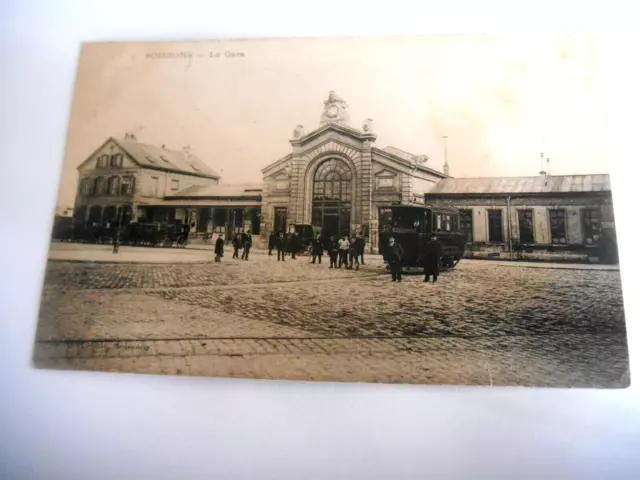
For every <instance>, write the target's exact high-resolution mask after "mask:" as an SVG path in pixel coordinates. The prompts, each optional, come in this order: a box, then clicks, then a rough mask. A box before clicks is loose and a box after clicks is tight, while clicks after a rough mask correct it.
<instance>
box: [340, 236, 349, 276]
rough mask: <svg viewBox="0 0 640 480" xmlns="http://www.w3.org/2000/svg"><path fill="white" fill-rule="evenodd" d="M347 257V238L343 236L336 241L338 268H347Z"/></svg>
mask: <svg viewBox="0 0 640 480" xmlns="http://www.w3.org/2000/svg"><path fill="white" fill-rule="evenodd" d="M348 255H349V240H348V239H347V236H346V235H344V236H343V237H342V238H341V239H340V240H338V268H342V265H344V268H345V269H346V268H347V267H348V261H347V260H348Z"/></svg>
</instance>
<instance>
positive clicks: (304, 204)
mask: <svg viewBox="0 0 640 480" xmlns="http://www.w3.org/2000/svg"><path fill="white" fill-rule="evenodd" d="M319 120H320V121H319V124H318V125H317V126H315V128H313V129H312V130H311V131H309V132H307V131H306V129H305V127H304V126H302V125H298V126H297V127H295V128H294V129H293V134H292V138H291V139H290V140H289V144H290V147H289V150H290V151H289V153H288V154H287V155H285V156H283V157H282V158H280V159H278V160H276V161H275V162H273V163H271V164H270V165H268V166H266V167H265V168H264V169H263V170H262V176H263V181H262V183H261V184H257V185H224V184H221V183H220V180H221V178H220V176H219V175H218V174H217V173H216V172H214V171H213V170H211V168H209V167H208V166H207V165H206V164H205V163H204V162H203V161H201V160H200V159H199V158H198V157H197V156H196V155H195V153H193V152H191V151H190V149H189V148H184V149H182V150H180V151H175V150H170V149H167V148H165V146H164V145H163V146H160V147H158V146H153V145H145V144H143V143H140V142H139V141H138V140H137V139H136V138H135V136H133V135H129V134H127V135H126V136H125V138H124V139H116V138H109V139H107V140H106V141H105V142H104V144H103V145H101V146H100V147H99V148H98V149H97V150H96V151H95V152H94V153H93V154H92V155H91V156H90V157H89V158H87V160H86V161H85V162H83V163H82V164H81V165H80V166H79V167H78V172H79V182H78V193H77V197H76V203H75V218H76V219H79V220H82V221H86V222H90V223H93V222H95V223H104V222H115V221H117V222H123V223H129V222H132V221H137V222H160V223H174V222H175V223H187V224H189V226H190V229H191V232H192V233H193V234H194V235H193V236H195V237H197V236H200V235H201V236H205V237H206V236H207V235H209V234H212V233H218V232H219V233H225V234H227V235H230V234H231V233H232V232H235V231H239V230H242V229H247V228H251V229H252V231H253V232H254V234H259V236H260V237H261V238H262V239H263V240H265V239H266V237H267V236H268V234H269V233H270V232H273V231H282V232H286V231H287V230H288V228H289V227H290V226H291V225H296V224H311V225H312V226H313V227H314V228H315V229H317V230H319V231H324V232H325V233H327V234H335V235H342V234H348V233H350V232H356V231H362V232H363V233H364V235H365V237H366V238H367V244H368V245H369V246H370V247H373V248H376V247H377V236H378V235H377V218H378V208H379V207H380V206H385V205H389V204H409V203H412V202H416V201H417V202H422V201H423V198H424V197H423V196H424V194H425V192H427V191H429V190H430V189H431V188H433V186H434V185H435V184H436V183H437V182H438V181H440V180H442V179H446V178H449V176H448V175H447V168H448V167H447V166H446V165H445V167H444V172H440V171H437V170H434V169H432V168H430V167H427V166H425V163H426V161H427V157H426V156H424V155H413V154H410V153H407V152H405V151H403V150H400V149H398V148H394V147H385V148H378V147H377V146H376V145H375V142H376V138H377V136H376V133H375V131H374V124H373V121H372V120H370V119H366V120H364V121H363V122H362V126H361V128H359V129H358V128H354V127H352V126H351V125H350V119H349V111H348V105H347V103H346V102H345V101H344V100H342V99H341V98H340V97H338V96H337V95H336V94H335V93H334V92H331V93H330V94H329V97H328V99H327V100H326V101H325V102H324V111H323V112H322V114H321V116H320V119H319Z"/></svg>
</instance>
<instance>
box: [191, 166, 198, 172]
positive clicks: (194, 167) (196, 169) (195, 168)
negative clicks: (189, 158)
mask: <svg viewBox="0 0 640 480" xmlns="http://www.w3.org/2000/svg"><path fill="white" fill-rule="evenodd" d="M191 168H193V169H194V170H195V171H196V172H199V171H200V169H199V168H198V167H196V166H195V165H193V164H191Z"/></svg>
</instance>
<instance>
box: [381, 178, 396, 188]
mask: <svg viewBox="0 0 640 480" xmlns="http://www.w3.org/2000/svg"><path fill="white" fill-rule="evenodd" d="M378 188H393V178H392V177H378Z"/></svg>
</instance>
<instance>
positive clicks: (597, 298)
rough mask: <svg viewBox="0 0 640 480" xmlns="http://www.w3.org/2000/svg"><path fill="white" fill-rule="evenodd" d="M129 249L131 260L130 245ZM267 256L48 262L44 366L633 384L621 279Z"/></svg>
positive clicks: (495, 266) (587, 272)
mask: <svg viewBox="0 0 640 480" xmlns="http://www.w3.org/2000/svg"><path fill="white" fill-rule="evenodd" d="M132 255H133V254H132ZM365 260H367V261H366V263H367V265H365V266H364V267H363V268H361V269H360V270H359V271H346V270H331V269H329V266H328V261H327V258H326V257H325V258H324V262H323V264H322V265H313V264H309V262H308V257H300V258H299V259H297V260H291V259H290V258H287V261H285V262H277V261H276V257H275V256H272V257H269V256H267V255H264V254H258V255H254V256H252V258H251V259H250V260H249V261H246V262H245V261H239V260H231V254H227V256H225V259H224V261H223V262H222V263H212V262H206V263H185V262H183V263H173V264H166V263H164V264H127V263H121V264H92V263H71V262H60V261H56V262H49V266H48V270H47V275H46V280H45V287H44V292H43V299H42V310H41V318H40V324H39V328H38V332H37V340H38V343H37V346H36V350H35V352H34V356H35V359H36V364H37V365H41V366H48V367H60V368H77V369H91V370H109V371H129V372H140V373H168V374H188V375H211V376H229V377H255V378H279V379H298V380H335V381H367V382H399V383H427V384H467V385H536V386H558V387H559V386H573V387H622V386H625V385H627V384H628V382H629V374H628V369H627V363H628V360H627V347H626V338H625V328H624V314H623V306H622V294H621V290H620V275H619V272H618V271H612V270H606V269H605V270H600V269H595V268H593V267H592V266H586V267H588V268H581V267H580V266H576V269H567V268H562V269H556V268H541V267H540V265H536V266H535V267H529V266H527V265H526V264H513V265H505V264H501V262H491V261H481V260H478V261H474V260H467V261H462V262H461V263H460V264H459V265H458V267H456V269H454V270H453V271H450V272H446V273H444V274H443V275H442V276H441V277H440V279H439V281H438V283H437V284H424V283H423V282H422V281H421V280H422V278H421V277H420V276H406V277H405V279H404V281H403V282H402V283H399V284H398V283H392V282H391V281H390V278H389V276H387V275H385V274H384V273H383V265H382V263H381V261H380V260H379V258H377V257H372V256H369V257H368V258H366V259H365Z"/></svg>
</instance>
